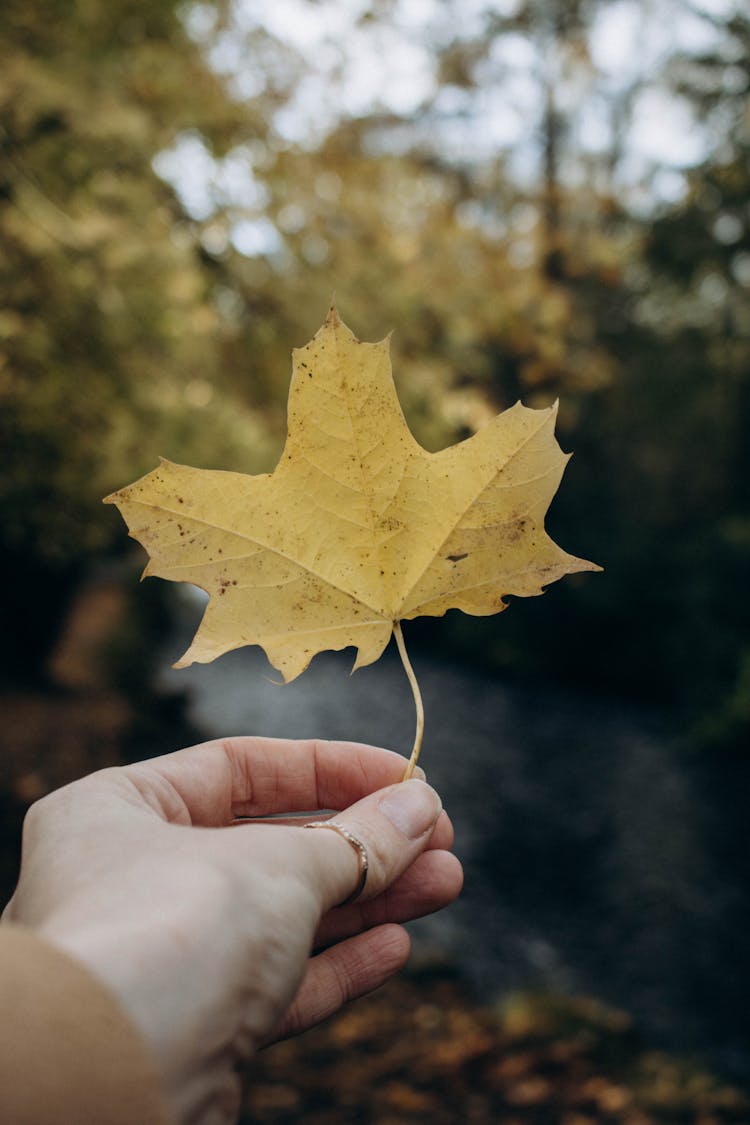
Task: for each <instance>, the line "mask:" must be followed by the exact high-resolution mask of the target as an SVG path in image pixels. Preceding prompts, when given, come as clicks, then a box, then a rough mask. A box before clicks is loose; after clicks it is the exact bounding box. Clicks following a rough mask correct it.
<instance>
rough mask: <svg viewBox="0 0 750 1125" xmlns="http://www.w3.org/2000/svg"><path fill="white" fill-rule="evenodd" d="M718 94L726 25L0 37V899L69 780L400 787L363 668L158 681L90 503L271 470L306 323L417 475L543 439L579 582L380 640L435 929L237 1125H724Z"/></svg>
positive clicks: (422, 14)
mask: <svg viewBox="0 0 750 1125" xmlns="http://www.w3.org/2000/svg"><path fill="white" fill-rule="evenodd" d="M749 90H750V16H748V12H747V9H746V7H745V5H744V4H742V3H741V2H740V0H275V3H274V4H273V5H268V4H263V3H261V2H260V0H215V2H211V0H206V2H199V3H189V2H186V3H175V2H173V0H107V2H106V3H105V2H104V0H73V2H71V0H66V2H65V3H63V2H62V0H44V2H43V3H42V2H41V0H4V3H3V5H2V11H1V12H0V453H1V456H2V467H1V469H0V572H1V574H2V585H3V594H2V601H1V604H2V609H1V610H0V613H2V638H3V644H2V647H1V648H0V669H1V670H2V688H1V689H0V720H1V722H0V731H2V734H0V740H1V741H2V743H3V749H2V763H1V764H0V898H2V899H5V898H6V897H7V896H8V895H9V894H10V892H11V889H12V886H13V883H14V880H15V875H16V869H17V859H18V833H19V829H20V824H21V820H22V817H23V812H24V810H25V808H26V807H27V806H28V804H29V802H31V801H33V800H34V799H36V798H37V797H39V796H41V795H42V794H43V793H44V792H46V791H48V790H49V789H50V788H52V787H54V786H56V785H60V784H62V783H64V782H66V781H69V780H71V779H72V778H74V777H76V776H80V775H81V774H82V773H84V772H88V771H89V770H91V769H95V768H98V767H101V766H103V765H108V764H112V763H117V762H124V761H127V760H132V759H134V758H136V759H137V758H142V757H145V756H148V755H151V754H155V753H160V752H163V751H167V750H171V749H173V748H175V747H177V746H180V745H184V744H187V743H188V742H190V741H195V740H197V739H200V738H202V737H205V736H210V735H213V734H217V733H224V734H226V733H262V734H278V735H290V736H297V735H299V736H304V735H316V736H322V737H344V738H352V739H359V740H362V741H371V742H382V743H384V744H386V745H391V746H394V747H395V748H397V749H401V750H404V751H408V749H409V747H410V745H411V734H412V722H413V719H412V710H411V707H412V705H411V701H410V696H409V693H408V688H407V686H406V684H405V681H403V674H402V672H401V671H400V667H399V666H397V664H396V663H395V662H394V660H393V658H392V657H389V658H386V659H385V660H384V661H382V662H381V664H379V665H377V666H374V667H372V668H369V669H363V670H361V671H360V672H358V673H357V675H356V676H355V677H354V678H353V679H352V680H349V678H348V671H349V663H348V662H347V660H346V657H344V658H341V657H339V656H331V657H325V656H324V657H319V658H317V659H316V661H315V662H314V664H313V666H312V668H311V669H310V670H309V671H308V672H307V673H306V674H305V676H303V677H302V678H301V679H300V680H299V681H297V682H296V683H295V684H294V685H292V686H291V687H288V688H284V689H281V688H279V687H278V686H275V685H274V684H272V683H271V682H270V680H271V679H273V678H274V675H273V673H272V671H271V670H270V669H269V668H268V666H267V665H266V664H265V662H264V660H263V658H262V656H261V657H258V656H257V655H256V654H255V653H253V652H248V651H245V652H239V653H234V654H231V655H229V656H227V657H224V658H222V659H221V660H220V661H218V662H217V663H216V664H214V665H211V666H206V667H200V666H199V667H198V668H197V669H187V670H185V671H182V672H176V671H173V670H172V669H171V668H170V665H171V663H172V662H173V661H174V660H175V659H177V658H178V657H179V656H180V655H181V654H182V651H183V649H184V647H185V645H186V643H187V640H188V639H189V637H190V635H191V633H192V631H193V630H194V628H195V626H196V625H197V622H198V619H199V617H200V613H201V602H200V597H199V595H198V594H197V593H193V594H191V593H190V592H187V593H186V592H185V591H180V590H179V589H176V588H173V587H171V586H170V585H169V584H167V583H163V582H159V581H156V580H154V581H152V582H148V583H146V584H145V585H144V586H139V585H138V581H137V579H138V574H139V572H140V570H141V569H142V567H143V564H144V561H145V560H144V555H143V553H142V552H141V551H140V549H138V548H137V547H136V546H135V545H134V544H133V543H132V541H130V540H128V538H127V535H126V533H125V529H124V526H123V524H122V522H121V521H120V519H119V517H118V515H117V513H116V511H115V510H114V509H113V508H109V507H108V508H105V507H103V506H102V505H101V498H102V497H103V496H104V495H105V494H107V493H108V492H110V491H112V490H114V489H116V488H118V487H121V486H122V485H124V484H126V483H129V482H130V481H132V480H134V479H135V478H136V477H138V476H139V475H141V474H142V473H144V472H146V471H148V470H149V469H151V468H152V467H154V465H155V464H156V462H157V459H158V457H159V456H160V455H161V456H166V457H168V458H170V459H171V460H175V461H178V462H184V463H188V464H192V465H196V466H200V467H211V468H225V469H234V470H240V471H246V472H259V471H266V470H270V469H272V468H273V466H274V464H275V461H276V458H277V457H278V454H279V451H280V449H281V445H282V442H283V438H284V432H285V403H286V395H287V390H288V382H289V374H290V370H291V367H290V351H291V348H292V347H295V346H299V345H302V344H304V343H305V342H306V341H307V340H308V339H309V338H310V337H311V336H312V335H313V333H314V332H315V331H316V330H317V328H318V327H319V325H320V323H321V322H322V320H323V317H324V315H325V312H326V309H327V306H328V304H329V302H330V298H331V295H332V294H333V293H334V291H335V293H336V297H337V302H338V306H339V309H340V312H341V315H342V317H343V319H344V320H345V321H346V323H347V324H349V326H350V327H351V328H352V329H353V330H354V331H355V332H356V333H357V335H358V336H360V337H361V338H362V339H366V340H376V339H380V338H382V337H383V336H384V335H386V334H387V333H388V332H390V331H391V330H394V337H393V342H392V354H393V361H394V372H395V378H396V384H397V388H398V391H399V395H400V398H401V401H402V404H403V406H404V410H405V413H406V415H407V418H408V420H409V423H410V425H411V427H412V429H413V431H414V433H415V435H416V436H417V437H418V439H419V440H420V441H421V442H422V443H423V444H424V445H425V446H426V447H427V448H429V449H438V448H441V447H442V446H444V445H446V444H448V443H451V442H455V441H458V440H461V439H462V438H464V437H466V436H467V435H469V434H471V433H472V432H474V430H475V429H477V428H478V427H479V426H481V425H482V423H483V422H484V421H485V420H486V419H488V418H489V417H490V416H491V415H492V414H493V413H495V412H496V411H498V410H501V409H503V408H505V407H507V406H510V405H512V404H513V403H514V402H515V401H516V400H518V399H521V400H522V401H523V402H524V403H525V404H527V405H529V406H546V405H548V404H549V403H550V402H552V401H553V400H555V399H556V398H559V399H560V416H559V426H558V434H559V439H560V442H561V444H562V446H563V448H564V449H566V450H573V451H574V454H575V455H574V457H573V460H572V461H571V463H570V465H569V467H568V469H567V471H566V475H565V478H564V480H563V484H562V487H561V490H560V495H559V496H558V497H557V498H556V499H555V501H554V502H553V505H552V509H551V512H550V515H549V518H548V524H547V526H548V529H549V531H550V533H551V534H552V535H553V537H554V538H555V539H556V540H557V541H558V542H559V543H560V544H561V545H562V546H563V547H564V548H565V549H567V550H569V551H571V552H572V553H574V554H576V555H580V556H583V557H585V558H590V559H594V560H595V561H597V562H598V563H600V564H601V565H603V567H604V568H605V569H604V573H603V574H601V575H580V576H573V577H571V578H568V579H565V580H564V581H562V582H560V583H558V584H556V585H555V586H554V587H552V588H551V589H550V590H549V592H548V593H547V594H546V595H545V596H544V597H543V598H538V599H529V600H524V601H520V600H519V601H515V602H514V603H513V604H512V606H511V608H510V609H509V610H508V612H506V613H504V614H502V615H501V616H500V617H493V618H484V619H471V618H468V617H465V616H463V615H461V614H459V613H457V612H452V613H449V614H448V615H447V616H446V617H445V618H443V619H440V620H432V621H430V620H423V621H419V622H413V623H409V624H410V628H409V630H408V635H407V640H408V641H409V643H410V648H411V649H412V652H413V658H414V661H415V664H416V666H417V671H418V673H419V675H420V680H421V682H422V686H423V690H424V692H425V696H426V700H427V708H428V713H427V721H428V727H427V740H426V745H425V750H424V756H425V766H426V768H427V770H428V772H429V774H430V779H431V780H432V781H433V782H435V783H436V784H437V785H438V786H439V787H441V788H442V789H443V790H444V792H445V793H446V804H447V805H448V808H449V811H451V812H452V813H453V814H454V819H455V820H456V824H457V830H458V839H457V849H458V851H459V854H460V855H461V857H462V859H463V860H464V861H465V863H466V867H467V886H466V891H465V893H464V895H463V897H462V899H461V901H460V903H459V904H458V905H457V906H456V907H454V908H452V910H451V911H449V912H447V913H446V915H445V917H444V918H443V917H441V918H439V919H435V920H432V921H427V922H425V923H423V924H421V925H420V926H418V927H416V928H415V933H414V937H415V958H414V967H413V970H412V973H411V975H410V977H409V978H408V979H407V980H405V981H403V982H402V983H401V984H400V985H397V986H395V990H392V991H391V992H390V993H386V994H385V998H380V999H378V1000H377V1001H373V1002H371V1006H370V1007H369V1008H368V1007H366V1006H365V1007H362V1006H360V1007H358V1008H355V1010H354V1012H353V1014H351V1013H350V1014H348V1015H346V1016H344V1017H342V1018H341V1019H340V1020H339V1021H338V1022H334V1023H333V1024H331V1025H329V1027H328V1028H326V1029H325V1030H324V1031H322V1032H319V1033H312V1035H311V1036H308V1037H307V1038H306V1039H303V1041H302V1042H301V1044H299V1045H287V1046H284V1047H281V1048H279V1049H277V1051H276V1054H273V1053H271V1054H269V1055H268V1056H267V1059H266V1061H265V1062H264V1064H263V1065H262V1067H261V1069H260V1070H259V1071H258V1072H257V1073H256V1074H254V1077H253V1083H252V1084H251V1093H250V1094H249V1095H248V1097H249V1099H250V1100H249V1101H248V1108H247V1113H248V1115H249V1116H248V1120H251V1119H252V1120H262V1121H298V1120H300V1119H302V1118H303V1117H304V1120H305V1121H306V1122H317V1121H321V1122H323V1121H333V1122H335V1121H374V1122H375V1121H377V1122H379V1123H385V1122H389V1123H396V1122H401V1121H420V1120H426V1119H428V1118H433V1119H434V1120H435V1121H477V1122H483V1121H493V1120H501V1119H502V1120H503V1121H505V1120H508V1121H511V1120H512V1121H517V1122H527V1121H528V1122H532V1121H540V1122H542V1121H545V1122H546V1121H558V1120H559V1121H561V1122H562V1121H564V1122H565V1123H566V1125H585V1122H586V1121H628V1122H630V1123H631V1125H642V1123H643V1122H648V1121H652V1120H662V1119H664V1120H686V1121H688V1120H690V1121H692V1120H695V1121H700V1122H702V1123H703V1125H710V1123H712V1122H714V1121H725V1120H726V1121H738V1122H739V1121H748V1120H750V1110H748V1107H747V1103H746V1102H745V1101H743V1099H742V1096H741V1095H740V1094H739V1093H737V1092H736V1089H734V1088H736V1087H738V1086H739V1087H741V1086H745V1087H747V1085H748V1075H750V1054H749V1053H748V1047H747V1043H748V1037H747V1033H748V1024H749V1023H750V1018H749V1017H748V1010H749V1008H748V1000H749V999H750V996H749V995H748V992H749V991H750V990H749V989H748V977H749V970H750V955H749V953H748V947H747V931H748V923H750V912H749V911H748V899H747V896H746V891H745V885H746V875H747V856H748V854H750V848H749V847H748V845H749V844H750V839H749V837H750V832H749V831H748V816H747V803H748V789H747V784H748V774H749V772H750V771H749V770H748V760H749V758H748V749H747V747H748V735H750V606H749V603H748V598H747V594H746V586H745V584H746V580H747V577H748V569H749V568H748V562H750V445H749V444H748V442H747V439H746V434H747V431H748V428H749V427H750V362H749V361H750V302H749V300H748V298H749V297H750V196H749V195H748V187H749V186H750V165H749V164H748V155H749V154H750V103H749V101H748V94H749ZM230 728H231V729H230ZM399 989H401V991H399ZM389 1021H390V1022H389ZM316 1036H317V1037H316ZM686 1053H687V1056H689V1059H690V1060H692V1061H688V1062H685V1061H684V1059H685V1057H686ZM696 1059H700V1060H702V1061H700V1062H698V1061H695V1060H696ZM311 1060H314V1064H315V1065H314V1066H311V1065H310V1064H311ZM704 1066H705V1067H707V1068H708V1069H709V1070H710V1071H711V1073H712V1075H713V1077H711V1076H710V1075H709V1074H708V1072H707V1071H704V1070H703V1069H702V1067H704ZM389 1068H390V1069H389ZM726 1083H730V1084H731V1085H732V1087H733V1088H732V1089H730V1087H729V1086H727V1085H726ZM253 1099H254V1100H253ZM342 1107H343V1108H342Z"/></svg>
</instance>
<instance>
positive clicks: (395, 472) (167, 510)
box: [105, 307, 600, 760]
mask: <svg viewBox="0 0 750 1125" xmlns="http://www.w3.org/2000/svg"><path fill="white" fill-rule="evenodd" d="M555 414H556V408H555V407H552V408H550V409H548V410H530V409H528V408H526V407H524V406H522V405H521V404H520V403H518V404H516V405H515V406H514V407H512V408H511V409H510V410H506V411H505V412H504V413H502V414H500V415H498V416H497V417H496V418H494V419H493V421H492V422H490V423H489V424H488V425H486V426H485V427H484V428H483V429H481V430H480V431H479V432H478V433H476V434H475V435H474V436H473V437H470V438H468V439H467V440H466V441H462V442H460V443H459V444H457V445H454V446H451V447H450V448H448V449H444V450H442V451H440V452H438V453H428V452H427V451H426V450H425V449H423V448H422V447H421V446H420V445H419V444H418V443H417V441H416V440H415V439H414V437H413V436H412V434H411V432H410V431H409V429H408V426H407V424H406V421H405V419H404V416H403V413H402V411H401V407H400V404H399V401H398V398H397V396H396V390H395V387H394V384H393V378H392V375H391V365H390V359H389V342H388V339H386V340H383V341H381V342H380V343H376V344H370V343H362V342H360V341H359V340H357V338H356V337H355V336H354V335H353V334H352V332H350V330H349V329H348V328H347V327H346V326H345V325H344V324H343V323H342V322H341V320H340V319H339V316H338V313H337V311H336V309H335V307H333V308H331V310H330V312H329V314H328V316H327V318H326V321H325V323H324V325H323V327H322V328H321V329H320V330H319V332H318V333H317V334H316V335H315V337H314V339H313V340H311V341H310V343H309V344H307V345H306V346H305V347H303V348H299V349H296V350H295V351H294V353H293V374H292V382H291V387H290V392H289V409H288V434H287V440H286V444H285V446H284V451H283V453H282V456H281V459H280V461H279V463H278V465H277V467H276V469H275V470H274V471H273V473H270V474H263V475H258V476H248V475H245V474H242V473H231V472H224V471H221V470H205V469H193V468H189V467H187V466H184V465H176V464H173V463H171V462H169V461H165V460H163V461H162V462H161V464H160V466H159V468H158V469H155V470H154V471H153V472H151V473H149V474H148V475H147V476H145V477H142V478H141V479H140V480H138V481H136V482H135V483H134V484H132V485H130V486H129V487H127V488H123V489H121V490H120V491H119V492H115V493H113V494H112V495H111V496H108V497H107V498H106V501H105V502H109V503H114V504H116V505H117V506H118V508H119V509H120V512H121V513H122V515H123V518H124V519H125V521H126V523H127V525H128V528H129V531H130V534H131V536H132V537H133V538H135V539H137V540H139V541H140V542H141V543H142V544H143V545H144V547H146V548H147V550H148V552H149V555H150V561H149V563H148V566H147V567H146V570H145V571H144V577H145V576H147V575H157V576H158V577H160V578H167V579H171V580H173V581H180V582H191V583H194V584H195V585H196V586H200V587H201V588H202V589H204V590H206V591H207V592H208V594H209V595H210V600H209V603H208V605H207V607H206V611H205V614H204V616H203V620H202V621H201V624H200V627H199V629H198V631H197V633H196V635H195V638H194V640H193V642H192V644H191V645H190V647H189V649H188V650H187V652H186V653H185V655H184V656H183V657H182V659H181V660H180V661H179V662H178V663H177V664H176V665H175V666H176V667H185V666H187V665H188V664H192V663H193V662H194V661H199V662H204V663H205V662H207V661H210V660H213V659H215V657H217V656H220V655H221V654H222V653H225V652H228V651H229V650H231V649H235V648H239V647H241V646H243V645H260V646H262V648H263V649H264V650H265V652H266V655H267V656H268V659H269V661H270V662H271V664H273V665H274V666H275V667H276V668H278V669H279V671H280V672H281V673H282V675H283V676H284V679H285V680H286V681H287V682H288V681H290V680H293V679H294V678H295V677H296V676H298V675H299V674H300V673H301V672H302V671H304V669H305V668H306V667H307V665H308V664H309V662H310V660H311V659H312V657H313V656H314V655H315V654H316V653H318V652H322V651H323V650H325V649H343V648H346V647H348V646H353V647H355V648H356V649H357V657H356V662H355V665H354V667H355V668H359V667H361V666H362V665H365V664H370V663H372V662H373V661H375V660H377V659H378V657H379V656H380V655H381V653H382V652H383V650H384V649H385V647H386V645H387V644H388V642H389V640H390V638H391V635H392V634H394V633H395V635H396V640H397V642H398V644H399V649H400V651H401V655H402V658H403V659H404V663H405V665H406V668H407V673H409V675H410V680H411V682H412V687H413V689H414V690H415V699H416V700H417V708H418V713H419V712H420V710H421V702H420V701H419V699H418V689H417V688H416V684H415V681H414V679H413V673H412V672H411V668H410V666H409V664H408V659H407V658H406V653H405V649H404V648H403V637H402V635H401V629H400V624H399V623H400V621H402V620H404V619H409V618H414V617H418V616H420V615H423V614H429V615H436V616H439V615H442V614H443V613H445V611H446V610H447V609H452V608H455V609H461V610H463V611H464V612H465V613H471V614H479V615H484V614H491V613H498V612H499V611H500V610H502V609H505V608H506V603H505V602H504V600H503V599H504V597H505V596H507V595H515V596H517V597H530V596H532V595H535V594H541V593H542V592H543V587H544V586H546V585H548V584H549V583H550V582H553V581H555V580H556V579H558V578H560V577H562V576H563V575H564V574H570V573H572V572H573V571H581V570H598V569H600V568H599V567H597V566H596V565H595V564H593V563H590V562H586V561H585V560H583V559H578V558H575V557H574V556H573V555H569V554H567V553H566V552H565V551H563V550H562V549H561V548H560V547H558V546H557V545H556V544H555V543H554V542H553V541H552V540H551V539H550V537H549V536H548V535H547V533H546V532H545V530H544V515H545V512H546V510H547V507H548V506H549V503H550V501H551V499H552V497H553V496H554V494H555V491H556V490H557V486H558V484H559V483H560V478H561V476H562V473H563V470H564V468H565V464H566V462H567V460H568V457H567V456H566V455H565V454H563V452H562V451H561V449H560V447H559V445H558V444H557V441H556V440H555V437H554V424H555ZM418 739H419V741H421V733H418ZM415 750H416V751H417V752H418V747H417V746H416V744H415ZM413 759H414V760H416V755H415V754H414V755H413Z"/></svg>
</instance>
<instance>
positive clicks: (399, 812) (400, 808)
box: [380, 777, 443, 840]
mask: <svg viewBox="0 0 750 1125" xmlns="http://www.w3.org/2000/svg"><path fill="white" fill-rule="evenodd" d="M442 807H443V805H442V802H441V800H440V798H439V797H438V795H437V793H436V792H435V790H434V789H431V788H430V786H429V785H426V784H425V782H424V781H419V780H418V779H417V778H415V777H413V778H411V779H410V780H409V781H402V782H401V784H400V785H395V786H394V787H393V789H391V790H389V792H388V793H386V795H385V796H384V797H383V798H382V799H381V801H380V811H381V812H382V814H383V816H385V817H387V818H388V820H390V822H391V824H394V825H395V826H396V828H398V830H399V832H403V834H404V836H408V837H409V839H410V840H416V839H417V838H418V837H419V836H422V835H423V834H424V833H425V832H426V831H427V830H428V829H429V828H432V826H433V824H434V823H435V821H436V820H437V818H438V817H439V816H440V810H441V809H442Z"/></svg>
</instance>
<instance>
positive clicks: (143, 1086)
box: [0, 923, 174, 1125]
mask: <svg viewBox="0 0 750 1125" xmlns="http://www.w3.org/2000/svg"><path fill="white" fill-rule="evenodd" d="M0 1121H4V1122H13V1125H54V1123H55V1122H65V1123H66V1125H174V1122H173V1118H172V1117H171V1115H170V1113H169V1111H168V1109H167V1103H166V1099H165V1096H164V1093H163V1092H162V1089H161V1085H160V1081H159V1076H158V1074H157V1069H156V1065H155V1063H154V1062H153V1060H152V1059H151V1057H150V1055H149V1052H148V1050H147V1048H146V1044H145V1043H144V1042H143V1040H142V1039H141V1037H140V1035H139V1034H138V1032H137V1030H136V1028H135V1027H134V1026H133V1025H132V1024H131V1023H130V1021H129V1019H128V1018H127V1016H126V1015H125V1013H124V1012H123V1011H122V1009H121V1008H120V1006H119V1004H118V1003H117V1001H116V999H115V997H114V996H111V995H110V993H109V992H108V991H107V989H106V988H105V987H104V985H102V984H101V983H100V982H99V981H98V980H97V979H96V978H95V977H94V976H92V975H90V974H89V973H88V972H87V971H86V970H85V969H84V968H83V966H82V965H79V964H78V963H77V962H76V961H74V960H73V959H72V958H70V957H68V956H67V955H66V954H65V953H63V952H62V951H60V950H58V949H56V948H55V947H54V946H53V945H50V944H47V942H45V941H42V940H41V939H40V938H38V937H37V936H36V935H35V934H34V933H32V932H31V931H30V930H26V929H24V928H23V927H20V926H14V925H8V924H5V923H4V924H3V925H1V926H0Z"/></svg>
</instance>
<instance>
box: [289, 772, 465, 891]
mask: <svg viewBox="0 0 750 1125" xmlns="http://www.w3.org/2000/svg"><path fill="white" fill-rule="evenodd" d="M442 807H443V806H442V802H441V800H440V797H439V796H438V794H437V793H436V792H435V790H434V789H432V788H431V787H430V786H429V785H427V784H426V782H424V781H420V780H418V779H417V778H411V779H410V780H409V781H402V782H400V784H398V785H391V786H389V787H388V788H386V789H380V790H378V792H377V793H371V794H370V795H369V796H367V797H364V798H363V799H362V800H361V801H358V802H357V803H356V804H355V805H351V806H350V807H349V808H348V809H346V810H344V811H343V812H341V813H337V814H336V815H335V816H334V817H333V818H332V820H331V821H330V822H328V823H330V824H331V825H332V826H333V825H334V824H336V825H339V826H340V827H341V828H342V829H344V830H345V833H349V834H351V835H352V836H353V837H354V840H355V841H359V842H360V844H361V845H363V847H364V850H365V853H366V856H367V878H366V880H365V884H364V887H363V888H362V891H361V894H360V895H358V898H361V899H370V898H375V896H376V895H379V894H381V893H382V892H383V891H384V890H385V889H386V888H387V887H389V886H390V885H391V883H393V882H394V881H395V880H396V879H397V878H398V876H399V875H401V874H402V872H404V871H405V870H406V868H407V867H409V866H410V865H411V864H412V863H413V862H414V860H415V859H416V858H417V856H418V855H419V854H420V853H421V852H423V851H424V849H425V848H426V847H427V845H428V843H429V841H430V837H431V835H432V830H433V828H434V827H435V824H436V822H437V819H438V817H439V816H440V812H441V810H442ZM318 823H320V824H325V823H326V822H325V821H320V822H318ZM305 836H306V837H307V839H306V840H305V844H306V853H307V858H308V859H309V861H310V863H311V865H312V875H313V879H314V880H315V883H316V885H317V887H318V888H319V890H320V895H321V900H322V910H323V912H324V913H325V912H326V911H327V910H330V909H331V908H332V907H334V906H338V905H340V904H341V903H342V902H343V901H344V900H345V899H347V898H348V897H349V895H351V894H352V892H353V891H355V890H356V888H357V886H358V885H359V883H360V879H361V872H362V860H361V855H360V849H359V848H358V847H357V846H356V843H355V842H352V841H350V840H349V839H347V836H346V835H345V834H344V833H340V832H337V831H328V832H306V833H305Z"/></svg>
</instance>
